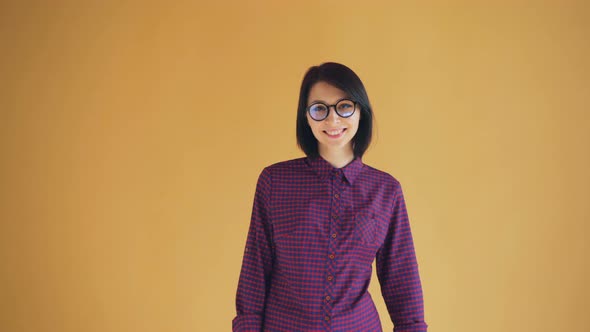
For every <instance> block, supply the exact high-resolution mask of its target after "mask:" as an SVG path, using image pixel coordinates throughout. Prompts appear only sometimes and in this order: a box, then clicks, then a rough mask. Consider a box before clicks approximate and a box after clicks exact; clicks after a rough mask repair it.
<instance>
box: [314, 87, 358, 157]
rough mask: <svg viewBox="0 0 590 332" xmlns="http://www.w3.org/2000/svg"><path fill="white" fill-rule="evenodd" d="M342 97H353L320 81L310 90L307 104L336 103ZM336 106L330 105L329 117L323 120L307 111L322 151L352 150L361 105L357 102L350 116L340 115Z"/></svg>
mask: <svg viewBox="0 0 590 332" xmlns="http://www.w3.org/2000/svg"><path fill="white" fill-rule="evenodd" d="M342 98H347V99H351V98H350V96H348V95H347V94H346V93H345V92H344V91H342V90H340V89H338V88H337V87H335V86H333V85H330V84H328V83H326V82H323V81H319V82H317V83H315V84H314V85H313V86H312V87H311V90H310V91H309V96H308V97H307V106H309V105H311V104H313V103H315V102H322V103H324V104H326V105H334V104H336V103H337V102H338V101H339V100H340V99H342ZM334 108H335V107H331V106H330V112H329V114H328V117H327V118H325V119H324V120H322V121H316V120H314V119H313V118H312V117H311V116H310V115H309V112H306V114H307V115H306V116H307V123H308V124H309V126H310V127H311V131H312V132H313V135H314V136H315V138H316V139H317V140H318V143H319V146H318V148H319V150H320V152H322V151H327V150H341V149H346V150H350V151H352V138H353V137H354V135H355V134H356V132H357V130H358V126H359V120H360V116H361V111H360V106H359V105H358V104H357V105H356V109H355V111H354V113H353V114H352V115H351V116H350V117H348V118H342V117H340V116H339V115H338V114H337V113H336V112H335V110H334Z"/></svg>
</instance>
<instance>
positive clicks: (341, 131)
mask: <svg viewBox="0 0 590 332" xmlns="http://www.w3.org/2000/svg"><path fill="white" fill-rule="evenodd" d="M345 131H346V128H343V129H337V130H330V131H324V132H325V133H326V134H327V135H328V136H329V137H331V138H338V137H340V136H342V135H343V134H344V132H345Z"/></svg>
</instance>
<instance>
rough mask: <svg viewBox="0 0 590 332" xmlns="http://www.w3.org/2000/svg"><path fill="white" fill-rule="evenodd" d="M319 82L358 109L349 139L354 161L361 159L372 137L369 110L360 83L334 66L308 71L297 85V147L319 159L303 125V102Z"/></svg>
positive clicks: (349, 72) (314, 141)
mask: <svg viewBox="0 0 590 332" xmlns="http://www.w3.org/2000/svg"><path fill="white" fill-rule="evenodd" d="M319 81H323V82H326V83H328V84H330V85H333V86H335V87H337V88H338V89H340V90H342V91H344V92H346V93H347V94H348V95H349V96H350V98H352V99H353V100H354V101H356V102H357V105H358V106H360V109H359V111H361V117H360V121H359V127H358V131H357V132H356V135H354V137H353V138H352V148H353V152H354V157H355V158H356V157H362V156H363V154H364V153H365V151H366V150H367V148H368V147H369V145H370V143H371V138H372V136H373V108H372V107H371V104H370V103H369V97H368V96H367V91H366V90H365V86H364V85H363V82H362V81H361V79H360V78H359V77H358V76H357V74H355V72H354V71H352V69H350V68H348V67H347V66H345V65H343V64H340V63H336V62H324V63H322V64H321V65H319V66H312V67H310V68H309V69H308V70H307V72H306V73H305V76H304V77H303V82H302V83H301V90H300V91H299V106H298V107H297V145H298V146H299V148H300V149H301V150H303V152H305V154H306V155H307V156H309V157H317V156H319V147H318V141H317V139H316V138H315V136H314V135H313V132H312V131H311V127H310V126H309V124H308V123H307V117H306V112H307V98H308V96H309V91H310V90H311V87H312V86H313V85H314V84H315V83H317V82H319Z"/></svg>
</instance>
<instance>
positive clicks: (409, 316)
mask: <svg viewBox="0 0 590 332" xmlns="http://www.w3.org/2000/svg"><path fill="white" fill-rule="evenodd" d="M376 270H377V277H378V279H379V283H380V285H381V294H382V295H383V299H384V300H385V304H386V306H387V310H388V312H389V315H390V317H391V320H392V322H393V324H394V329H393V331H394V332H426V331H427V328H428V325H427V324H426V323H425V321H424V301H423V294H422V285H421V282H420V275H419V272H418V263H417V259H416V254H415V251H414V243H413V239H412V232H411V229H410V222H409V219H408V213H407V210H406V204H405V201H404V195H403V192H402V188H401V184H400V183H399V182H397V180H396V182H395V189H394V198H393V211H392V217H391V221H390V223H389V228H388V230H387V235H386V237H385V241H384V243H383V246H382V247H381V248H380V249H379V251H378V252H377V256H376Z"/></svg>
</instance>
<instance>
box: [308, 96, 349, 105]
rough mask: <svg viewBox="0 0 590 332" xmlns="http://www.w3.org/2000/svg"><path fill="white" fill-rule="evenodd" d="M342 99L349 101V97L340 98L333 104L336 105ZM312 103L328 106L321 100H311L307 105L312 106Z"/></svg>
mask: <svg viewBox="0 0 590 332" xmlns="http://www.w3.org/2000/svg"><path fill="white" fill-rule="evenodd" d="M342 99H349V100H350V97H349V96H345V97H342V98H340V99H338V100H336V103H335V104H337V103H338V102H339V101H341V100H342ZM314 103H322V104H326V105H328V102H326V101H323V100H318V99H316V100H312V101H311V103H309V105H313V104H314Z"/></svg>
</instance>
